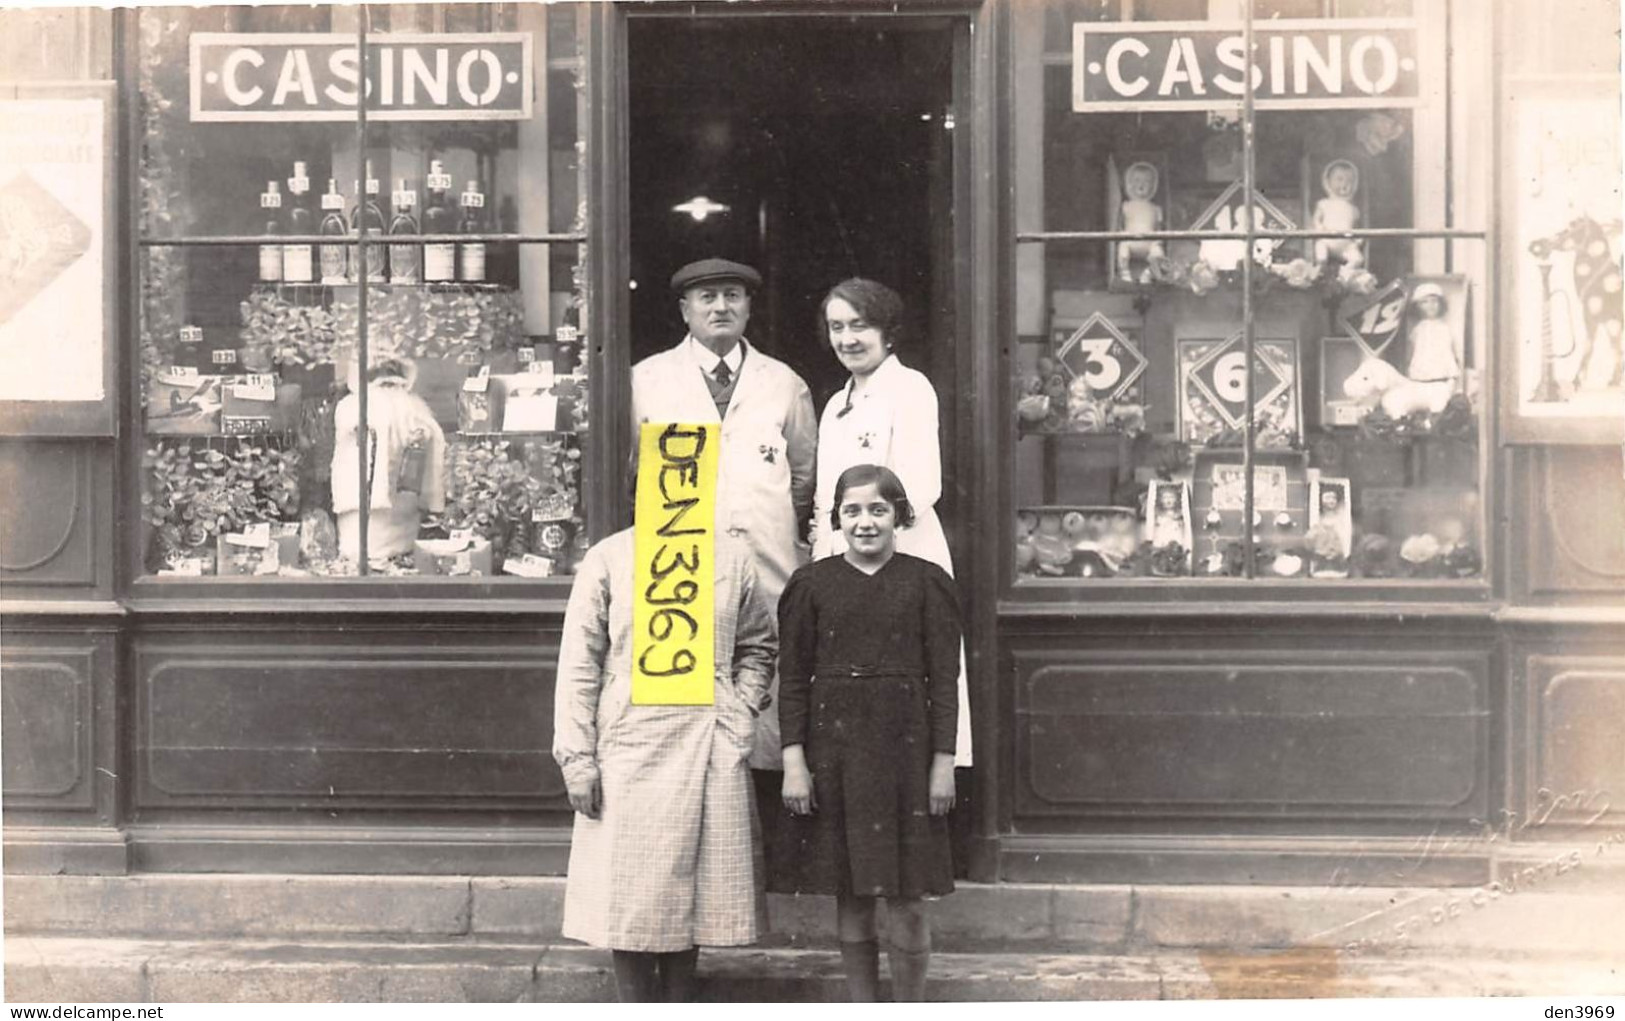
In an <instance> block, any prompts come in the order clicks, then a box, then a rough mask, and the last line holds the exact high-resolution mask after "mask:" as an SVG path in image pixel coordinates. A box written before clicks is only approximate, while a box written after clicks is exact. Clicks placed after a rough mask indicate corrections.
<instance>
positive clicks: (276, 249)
mask: <svg viewBox="0 0 1625 1021" xmlns="http://www.w3.org/2000/svg"><path fill="white" fill-rule="evenodd" d="M260 212H261V213H262V214H264V218H265V230H264V232H263V233H265V234H280V233H282V192H281V190H280V189H279V187H278V185H277V183H276V182H275V181H266V182H265V191H264V192H262V193H261V194H260ZM281 280H282V246H281V245H260V282H261V283H269V284H274V283H280V282H281Z"/></svg>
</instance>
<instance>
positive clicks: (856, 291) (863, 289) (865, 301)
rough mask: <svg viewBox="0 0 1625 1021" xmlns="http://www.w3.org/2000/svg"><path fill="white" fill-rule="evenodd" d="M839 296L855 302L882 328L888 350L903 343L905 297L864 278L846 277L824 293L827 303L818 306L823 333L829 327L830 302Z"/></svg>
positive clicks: (854, 306) (855, 306)
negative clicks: (827, 324)
mask: <svg viewBox="0 0 1625 1021" xmlns="http://www.w3.org/2000/svg"><path fill="white" fill-rule="evenodd" d="M836 298H840V299H841V300H842V301H844V302H846V303H847V304H848V305H851V306H852V309H853V311H855V312H857V314H858V315H860V316H862V317H863V321H864V322H866V323H868V324H869V325H870V326H873V327H874V328H875V329H877V330H879V331H880V335H881V337H882V338H883V339H884V340H885V342H886V347H887V349H888V350H890V349H893V348H896V347H898V346H899V345H900V344H901V343H902V342H903V299H902V298H900V297H898V296H897V292H896V291H894V290H892V289H891V288H890V287H887V286H886V285H885V284H882V283H876V282H875V281H873V280H865V279H864V278H863V277H852V278H851V279H850V280H842V281H841V282H840V283H838V284H836V285H835V286H834V287H831V288H830V289H829V293H828V294H826V295H824V303H823V304H822V305H819V306H818V319H819V322H818V328H819V331H820V332H823V331H824V330H825V329H826V327H825V323H826V322H827V318H826V317H827V315H828V313H829V303H830V302H832V301H834V300H835V299H836Z"/></svg>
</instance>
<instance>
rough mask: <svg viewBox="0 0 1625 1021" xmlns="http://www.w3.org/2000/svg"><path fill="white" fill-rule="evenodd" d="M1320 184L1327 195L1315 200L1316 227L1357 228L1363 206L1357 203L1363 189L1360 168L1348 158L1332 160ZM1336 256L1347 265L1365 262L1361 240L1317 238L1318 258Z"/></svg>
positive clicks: (1316, 252) (1321, 259)
mask: <svg viewBox="0 0 1625 1021" xmlns="http://www.w3.org/2000/svg"><path fill="white" fill-rule="evenodd" d="M1320 186H1321V187H1322V188H1323V189H1325V192H1326V197H1325V198H1323V199H1321V200H1320V201H1319V202H1316V203H1315V217H1314V221H1315V229H1316V230H1353V229H1354V228H1355V226H1356V225H1357V224H1358V223H1359V222H1360V208H1359V207H1358V206H1356V205H1355V204H1354V194H1355V192H1357V191H1359V190H1360V169H1359V168H1358V167H1356V166H1355V165H1354V164H1353V163H1350V162H1349V161H1348V160H1332V161H1331V162H1330V163H1328V164H1326V169H1325V170H1324V171H1322V172H1321V175H1320ZM1334 256H1335V257H1336V258H1337V259H1339V260H1340V261H1341V262H1342V263H1343V265H1345V266H1350V267H1359V266H1363V265H1364V264H1365V251H1364V250H1363V249H1362V248H1361V246H1360V242H1358V241H1355V240H1353V239H1350V238H1318V239H1316V241H1315V262H1317V263H1321V264H1324V263H1325V262H1326V261H1327V260H1328V259H1330V258H1332V257H1334Z"/></svg>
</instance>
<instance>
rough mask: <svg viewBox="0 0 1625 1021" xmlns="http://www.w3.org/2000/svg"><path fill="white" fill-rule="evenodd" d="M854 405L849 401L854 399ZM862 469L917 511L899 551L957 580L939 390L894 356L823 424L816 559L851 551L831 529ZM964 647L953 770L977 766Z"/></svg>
mask: <svg viewBox="0 0 1625 1021" xmlns="http://www.w3.org/2000/svg"><path fill="white" fill-rule="evenodd" d="M849 398H850V400H849ZM859 464H878V465H881V466H883V467H886V468H890V469H891V470H892V472H893V473H894V474H896V476H897V479H898V481H899V482H901V483H902V484H903V491H904V492H906V493H907V494H908V502H909V505H910V506H911V507H913V509H914V524H912V525H910V526H909V527H908V528H902V529H898V531H897V549H898V551H899V552H902V553H909V554H912V555H913V556H916V557H919V558H920V559H922V560H929V561H931V562H932V563H933V564H936V565H937V566H938V567H940V568H942V569H943V570H944V571H947V572H948V574H949V576H950V577H951V576H952V575H953V573H954V562H953V555H952V554H951V553H950V552H949V550H948V537H947V536H946V535H944V534H943V531H942V521H941V520H940V519H939V518H938V517H937V507H936V505H937V501H938V500H940V499H941V498H942V447H941V443H940V442H939V439H938V435H937V391H936V389H935V388H934V387H933V386H932V385H931V381H930V380H929V379H927V378H925V374H924V373H922V372H919V371H917V370H915V369H911V368H909V367H908V366H906V365H904V364H903V363H902V362H900V361H898V360H897V356H896V355H888V356H887V357H886V360H885V361H883V362H881V363H880V365H879V367H877V368H876V369H875V371H874V372H873V374H871V375H870V376H869V381H868V383H867V385H865V386H864V388H863V390H862V391H861V392H854V390H853V389H852V381H851V380H850V379H848V380H847V384H846V386H845V387H844V388H842V389H841V391H840V392H839V393H837V394H836V395H835V396H834V397H831V398H830V399H829V403H828V404H826V405H824V417H823V419H822V420H821V421H820V422H819V423H818V488H817V496H816V498H815V500H814V504H813V506H814V509H813V556H814V557H815V558H817V559H820V560H822V559H823V558H824V557H831V556H837V555H839V554H841V553H844V552H846V536H844V535H843V534H841V532H840V531H839V530H837V529H835V528H833V527H832V526H831V522H830V511H831V510H832V509H833V508H834V506H835V483H836V481H837V480H838V479H840V477H841V473H842V472H844V471H846V470H847V469H848V468H851V467H853V466H854V465H859ZM968 688H969V685H968V684H967V682H966V676H965V654H964V647H963V643H961V647H960V655H959V727H958V739H957V741H956V744H955V751H954V764H955V765H958V766H969V765H971V763H972V755H971V730H970V694H969V691H968Z"/></svg>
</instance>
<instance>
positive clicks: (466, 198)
mask: <svg viewBox="0 0 1625 1021" xmlns="http://www.w3.org/2000/svg"><path fill="white" fill-rule="evenodd" d="M463 206H464V207H465V208H468V209H483V208H485V196H484V195H482V194H480V193H479V192H477V191H465V192H463Z"/></svg>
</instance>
